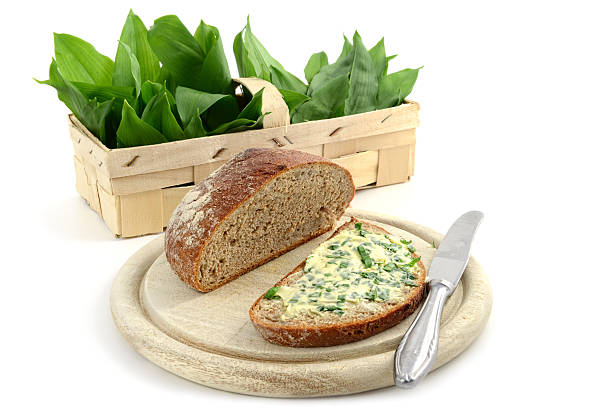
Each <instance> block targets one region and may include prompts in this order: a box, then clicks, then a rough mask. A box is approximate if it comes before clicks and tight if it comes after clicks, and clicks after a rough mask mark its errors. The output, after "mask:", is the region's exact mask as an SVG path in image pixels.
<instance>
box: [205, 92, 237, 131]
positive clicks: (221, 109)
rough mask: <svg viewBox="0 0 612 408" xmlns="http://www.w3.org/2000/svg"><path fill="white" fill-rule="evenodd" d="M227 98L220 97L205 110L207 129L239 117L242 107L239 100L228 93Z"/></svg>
mask: <svg viewBox="0 0 612 408" xmlns="http://www.w3.org/2000/svg"><path fill="white" fill-rule="evenodd" d="M226 96H227V97H226V98H222V99H219V100H218V101H217V103H215V104H214V105H212V106H211V107H210V108H209V109H208V110H207V111H206V112H204V115H203V117H204V123H205V128H206V129H209V130H210V129H216V128H218V127H219V126H221V125H222V124H224V123H226V122H231V121H232V120H234V119H236V118H237V117H238V114H239V113H240V108H239V107H238V101H237V100H236V97H235V96H233V95H226Z"/></svg>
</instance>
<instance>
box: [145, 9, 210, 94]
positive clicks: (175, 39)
mask: <svg viewBox="0 0 612 408" xmlns="http://www.w3.org/2000/svg"><path fill="white" fill-rule="evenodd" d="M147 38H148V40H149V44H150V45H151V48H152V49H153V52H155V54H156V55H157V57H158V58H159V59H160V61H161V62H162V64H163V65H164V67H166V68H167V69H168V71H169V72H170V74H171V75H172V77H173V78H174V79H175V80H176V83H177V85H180V86H185V87H189V88H193V89H200V88H199V85H200V74H201V70H202V63H203V61H204V53H203V52H202V49H201V48H200V45H199V44H198V42H197V41H196V40H195V38H194V37H193V36H192V35H191V33H190V32H189V30H187V28H186V27H185V26H184V25H183V23H182V22H181V20H179V18H178V17H177V16H173V15H169V16H164V17H160V18H158V19H157V20H155V23H154V24H153V27H151V29H150V30H149V33H148V35H147ZM200 90H202V89H200Z"/></svg>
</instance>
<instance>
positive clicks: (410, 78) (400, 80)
mask: <svg viewBox="0 0 612 408" xmlns="http://www.w3.org/2000/svg"><path fill="white" fill-rule="evenodd" d="M421 68H422V67H421ZM421 68H417V69H410V68H407V69H404V70H401V71H398V72H394V73H393V74H390V75H386V76H384V77H383V78H382V79H381V81H380V83H379V84H378V95H377V98H376V108H377V109H385V108H390V107H392V106H397V105H399V104H401V103H402V102H403V101H404V99H405V98H406V97H407V96H408V95H409V94H410V92H412V88H413V87H414V83H415V82H416V80H417V77H418V76H419V70H420V69H421Z"/></svg>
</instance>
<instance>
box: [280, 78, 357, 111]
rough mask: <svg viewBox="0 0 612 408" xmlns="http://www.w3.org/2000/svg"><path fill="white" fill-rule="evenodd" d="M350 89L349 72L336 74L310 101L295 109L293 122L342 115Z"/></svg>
mask: <svg viewBox="0 0 612 408" xmlns="http://www.w3.org/2000/svg"><path fill="white" fill-rule="evenodd" d="M348 89H349V79H348V73H347V74H345V75H338V76H336V77H335V78H333V79H331V80H330V81H328V82H327V83H325V84H324V86H323V87H321V88H320V89H319V90H318V91H317V92H316V93H315V94H313V95H312V96H311V99H310V100H309V101H306V102H304V103H303V104H301V105H300V106H298V107H297V108H296V109H295V111H294V112H293V116H292V117H291V122H292V123H300V122H307V121H312V120H320V119H328V118H333V117H337V116H342V114H343V111H344V103H345V100H346V98H347V96H348Z"/></svg>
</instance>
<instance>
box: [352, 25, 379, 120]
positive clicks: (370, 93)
mask: <svg viewBox="0 0 612 408" xmlns="http://www.w3.org/2000/svg"><path fill="white" fill-rule="evenodd" d="M353 51H354V52H353V56H354V58H353V64H352V65H351V72H350V79H349V91H348V98H347V100H346V103H345V106H344V114H345V115H353V114H356V113H363V112H369V111H373V110H375V109H376V94H377V93H378V78H377V77H376V71H375V69H374V64H373V63H372V58H371V57H370V54H369V53H368V50H367V49H366V48H365V46H364V45H363V42H362V40H361V36H360V35H359V33H357V32H356V31H355V35H354V36H353Z"/></svg>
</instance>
